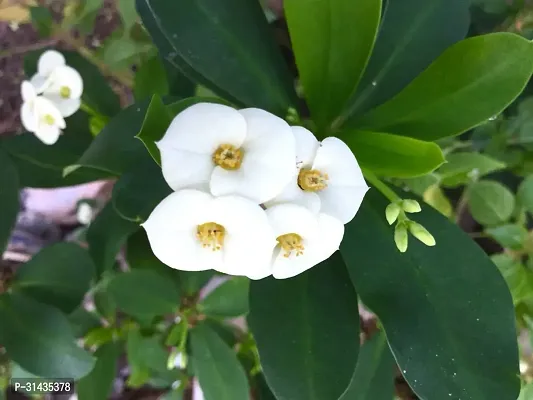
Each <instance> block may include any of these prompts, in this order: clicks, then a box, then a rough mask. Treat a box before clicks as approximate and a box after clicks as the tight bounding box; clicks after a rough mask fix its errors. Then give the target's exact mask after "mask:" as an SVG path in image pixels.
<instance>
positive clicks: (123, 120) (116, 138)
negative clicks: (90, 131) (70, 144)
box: [64, 102, 148, 176]
mask: <svg viewBox="0 0 533 400" xmlns="http://www.w3.org/2000/svg"><path fill="white" fill-rule="evenodd" d="M147 107H148V102H141V103H136V104H133V105H131V106H129V107H128V108H125V109H124V110H122V111H121V112H120V113H119V114H118V115H116V116H115V117H114V118H113V119H111V121H109V123H108V124H107V125H106V126H105V128H104V129H103V130H102V131H101V132H100V133H99V134H98V136H96V138H95V139H94V141H93V142H92V144H91V146H90V147H89V148H88V149H87V150H86V151H85V152H84V153H83V155H81V157H80V158H79V159H78V160H77V161H76V162H74V163H72V164H71V165H69V166H68V167H66V168H65V171H64V174H65V175H66V176H68V175H70V174H71V173H73V172H74V171H78V170H81V171H84V170H91V169H95V170H98V171H105V172H107V173H108V174H113V175H117V176H118V175H120V174H121V173H122V172H124V171H125V170H127V169H128V168H130V167H131V166H133V165H134V164H135V163H137V162H139V160H140V159H142V157H147V154H146V151H145V150H144V147H143V145H142V143H141V142H140V141H139V140H136V139H135V135H136V134H137V132H139V130H140V129H141V126H142V124H143V121H144V115H145V114H146V110H147Z"/></svg>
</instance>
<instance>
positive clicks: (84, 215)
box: [76, 202, 93, 225]
mask: <svg viewBox="0 0 533 400" xmlns="http://www.w3.org/2000/svg"><path fill="white" fill-rule="evenodd" d="M76 218H77V219H78V222H79V223H80V224H82V225H89V224H90V223H91V221H92V219H93V208H92V207H91V205H90V204H89V203H87V202H80V203H79V205H78V210H77V211H76Z"/></svg>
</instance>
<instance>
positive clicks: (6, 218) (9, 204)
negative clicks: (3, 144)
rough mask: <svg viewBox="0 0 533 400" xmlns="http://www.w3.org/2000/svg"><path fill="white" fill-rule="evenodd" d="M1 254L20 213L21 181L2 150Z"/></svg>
mask: <svg viewBox="0 0 533 400" xmlns="http://www.w3.org/2000/svg"><path fill="white" fill-rule="evenodd" d="M0 197H1V198H2V208H1V211H0V253H3V251H4V248H5V246H6V245H7V243H8V240H9V237H10V236H11V230H12V229H13V227H14V226H15V221H16V220H17V214H18V212H19V179H18V175H17V170H16V169H15V166H14V165H13V162H12V161H11V158H10V157H9V156H8V155H7V154H6V152H5V151H3V150H2V149H1V148H0Z"/></svg>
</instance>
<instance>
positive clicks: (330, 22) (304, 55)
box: [284, 0, 381, 128]
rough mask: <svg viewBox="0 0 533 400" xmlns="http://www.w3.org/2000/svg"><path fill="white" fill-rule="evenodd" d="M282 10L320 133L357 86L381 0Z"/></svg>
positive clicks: (326, 0) (294, 3) (296, 0)
mask: <svg viewBox="0 0 533 400" xmlns="http://www.w3.org/2000/svg"><path fill="white" fill-rule="evenodd" d="M284 6H285V16H286V18H287V23H288V25H289V32H290V35H291V42H292V46H293V49H294V54H295V57H296V64H297V65H298V71H299V72H300V80H301V83H302V85H303V88H304V93H305V98H306V100H307V103H308V104H309V108H310V109H311V114H312V116H313V120H314V121H315V122H316V123H317V125H318V127H319V128H324V127H325V126H326V125H327V124H328V123H329V122H331V121H333V119H334V118H335V117H337V116H338V115H339V113H340V112H341V111H342V107H343V106H344V105H345V103H346V101H347V100H348V99H349V98H350V96H351V95H352V93H353V92H354V91H355V89H356V88H357V85H358V84H359V80H360V79H361V76H362V74H363V72H364V70H365V67H366V65H367V62H368V59H369V57H370V53H371V52H372V48H373V47H374V41H375V40H376V35H377V31H378V26H379V20H380V17H381V0H360V1H358V2H357V3H356V2H354V1H352V0H318V1H312V2H309V1H307V0H285V3H284Z"/></svg>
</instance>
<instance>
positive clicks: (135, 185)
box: [112, 158, 172, 223]
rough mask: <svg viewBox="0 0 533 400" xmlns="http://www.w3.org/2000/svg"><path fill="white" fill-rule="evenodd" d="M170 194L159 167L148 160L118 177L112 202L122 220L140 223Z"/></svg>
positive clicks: (170, 191)
mask: <svg viewBox="0 0 533 400" xmlns="http://www.w3.org/2000/svg"><path fill="white" fill-rule="evenodd" d="M170 193H172V190H171V189H170V187H169V186H168V184H167V182H166V181H165V179H164V177H163V173H162V171H161V167H159V165H157V164H156V163H155V162H154V160H152V159H150V158H148V159H144V160H142V161H140V162H139V163H138V164H137V165H135V166H133V168H131V169H130V170H129V171H127V172H126V173H124V174H123V175H122V176H121V177H120V179H119V180H118V181H117V183H116V184H115V186H114V187H113V196H112V202H113V207H114V208H115V210H116V211H117V213H118V214H119V215H120V216H121V217H122V218H125V219H127V220H130V221H134V222H137V223H142V222H144V221H146V219H147V218H148V216H149V215H150V213H151V212H152V211H153V209H154V208H155V207H156V206H157V205H158V204H159V203H160V202H161V201H162V200H163V199H164V198H165V197H167V196H168V195H169V194H170Z"/></svg>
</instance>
